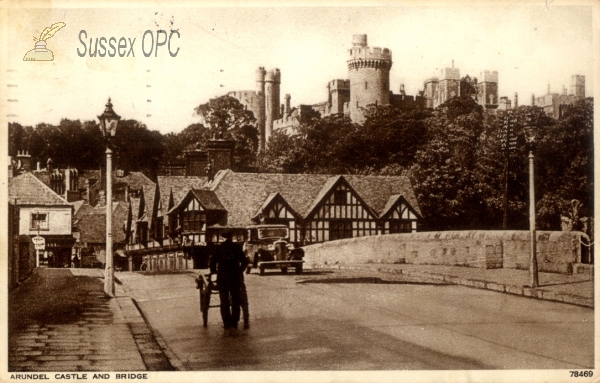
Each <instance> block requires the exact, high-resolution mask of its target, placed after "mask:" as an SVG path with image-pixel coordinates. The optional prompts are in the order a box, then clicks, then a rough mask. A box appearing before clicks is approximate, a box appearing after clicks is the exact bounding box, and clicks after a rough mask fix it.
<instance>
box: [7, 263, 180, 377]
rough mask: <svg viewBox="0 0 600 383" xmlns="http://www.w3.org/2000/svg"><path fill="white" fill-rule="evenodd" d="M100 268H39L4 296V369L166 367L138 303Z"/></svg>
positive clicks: (164, 359)
mask: <svg viewBox="0 0 600 383" xmlns="http://www.w3.org/2000/svg"><path fill="white" fill-rule="evenodd" d="M103 278H104V276H103V271H102V270H99V269H50V268H38V269H35V270H34V272H33V274H32V275H31V276H30V277H29V278H28V279H27V280H26V281H25V282H23V283H22V284H21V285H20V286H19V287H18V288H17V289H15V290H14V291H12V292H11V294H10V296H9V360H8V362H9V364H8V369H9V371H11V372H13V371H169V370H174V368H173V367H172V366H171V364H170V363H169V360H168V358H167V357H166V356H165V354H164V352H163V350H162V348H161V347H160V346H159V344H158V343H157V341H156V339H155V338H154V336H153V333H152V330H151V329H150V328H149V327H148V326H147V325H146V322H145V321H144V319H143V317H142V315H141V314H140V312H139V311H138V309H137V307H136V306H135V304H134V303H133V301H132V300H131V298H129V296H127V295H125V293H124V291H123V288H122V287H121V286H120V285H118V284H117V285H116V286H115V290H116V294H115V295H116V297H115V298H109V297H107V296H105V294H104V287H103Z"/></svg>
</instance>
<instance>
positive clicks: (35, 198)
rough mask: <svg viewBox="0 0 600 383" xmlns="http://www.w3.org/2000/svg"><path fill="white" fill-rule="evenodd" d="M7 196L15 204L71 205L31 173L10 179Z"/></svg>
mask: <svg viewBox="0 0 600 383" xmlns="http://www.w3.org/2000/svg"><path fill="white" fill-rule="evenodd" d="M8 198H9V199H10V200H11V201H13V202H14V200H15V199H16V200H17V205H39V206H72V205H71V204H70V203H69V202H67V201H66V200H65V199H64V198H62V197H61V196H59V195H58V194H56V193H55V192H54V191H53V190H52V189H50V188H49V187H48V186H46V185H45V184H44V183H43V182H42V181H40V180H39V179H38V178H37V177H35V176H34V175H33V174H31V173H24V174H21V175H20V176H17V177H14V178H12V179H10V181H9V183H8Z"/></svg>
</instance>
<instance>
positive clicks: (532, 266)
mask: <svg viewBox="0 0 600 383" xmlns="http://www.w3.org/2000/svg"><path fill="white" fill-rule="evenodd" d="M524 129H525V138H526V139H527V144H528V146H529V232H530V234H531V257H530V259H529V277H530V280H531V287H538V286H539V282H538V268H537V255H536V234H535V185H534V172H533V168H534V164H533V160H534V156H533V149H534V146H535V136H536V133H537V132H536V130H537V127H536V126H535V125H534V124H533V118H532V116H531V115H529V116H527V123H526V125H525V127H524Z"/></svg>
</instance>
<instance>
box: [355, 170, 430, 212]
mask: <svg viewBox="0 0 600 383" xmlns="http://www.w3.org/2000/svg"><path fill="white" fill-rule="evenodd" d="M344 178H346V180H347V181H348V183H349V184H350V185H351V186H352V187H353V188H354V190H356V192H357V193H358V194H359V195H360V196H361V197H362V199H363V200H364V201H365V203H367V205H369V206H370V207H371V208H372V209H373V210H375V212H377V214H378V215H379V216H380V217H381V214H382V213H383V211H384V209H385V206H386V203H387V202H388V200H389V199H390V196H392V195H396V194H401V195H402V196H403V197H404V198H405V199H406V202H408V203H409V205H410V206H412V208H413V209H414V210H415V211H416V212H417V214H419V215H421V209H420V208H419V203H418V202H417V197H415V192H414V190H413V188H412V184H411V183H410V179H409V178H408V177H404V176H358V175H345V176H344Z"/></svg>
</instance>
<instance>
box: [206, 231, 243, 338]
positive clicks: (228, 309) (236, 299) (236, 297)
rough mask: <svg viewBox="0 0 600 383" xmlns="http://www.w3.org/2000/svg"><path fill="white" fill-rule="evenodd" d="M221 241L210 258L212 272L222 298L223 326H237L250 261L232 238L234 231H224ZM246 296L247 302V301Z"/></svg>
mask: <svg viewBox="0 0 600 383" xmlns="http://www.w3.org/2000/svg"><path fill="white" fill-rule="evenodd" d="M221 236H222V237H223V238H224V239H225V242H223V243H221V244H220V245H219V246H218V247H217V249H216V250H215V253H214V255H213V256H212V257H211V259H210V272H211V274H216V275H217V286H218V288H219V298H220V300H221V318H222V319H223V327H224V328H226V329H228V328H237V325H238V322H239V320H240V306H241V303H242V302H241V285H242V279H241V278H240V275H243V272H244V270H245V269H246V266H247V265H248V261H247V260H246V256H245V254H244V252H243V251H242V249H241V248H240V247H239V246H238V245H237V244H235V243H233V241H232V240H231V237H232V232H231V231H229V230H226V231H224V232H223V233H222V234H221ZM247 300H248V299H247V297H246V302H247Z"/></svg>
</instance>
